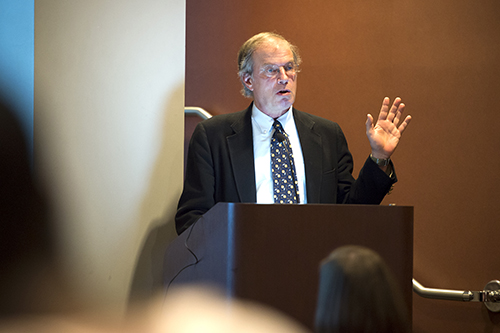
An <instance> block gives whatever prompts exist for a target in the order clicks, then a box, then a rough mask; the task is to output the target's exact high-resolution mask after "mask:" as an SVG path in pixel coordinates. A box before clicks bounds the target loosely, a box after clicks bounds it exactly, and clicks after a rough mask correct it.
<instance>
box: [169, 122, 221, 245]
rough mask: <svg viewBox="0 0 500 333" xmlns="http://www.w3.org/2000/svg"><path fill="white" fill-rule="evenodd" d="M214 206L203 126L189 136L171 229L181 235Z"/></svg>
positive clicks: (213, 188)
mask: <svg viewBox="0 0 500 333" xmlns="http://www.w3.org/2000/svg"><path fill="white" fill-rule="evenodd" d="M214 205H215V175H214V166H213V158H212V152H211V149H210V145H209V144H208V139H207V134H206V131H205V128H204V126H203V123H199V124H198V125H197V126H196V128H195V130H194V132H193V135H192V136H191V141H190V143H189V149H188V157H187V163H186V170H185V179H184V189H183V192H182V195H181V197H180V199H179V204H178V206H177V214H176V216H175V228H176V231H177V234H179V235H180V234H181V233H182V232H183V231H184V230H186V229H187V228H188V227H189V226H190V225H192V224H193V223H194V222H196V221H197V220H198V219H199V218H200V217H201V216H202V215H203V214H205V213H206V212H207V211H208V210H209V209H210V208H211V207H212V206H214Z"/></svg>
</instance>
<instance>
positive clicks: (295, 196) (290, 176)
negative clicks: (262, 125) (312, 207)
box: [271, 120, 299, 203]
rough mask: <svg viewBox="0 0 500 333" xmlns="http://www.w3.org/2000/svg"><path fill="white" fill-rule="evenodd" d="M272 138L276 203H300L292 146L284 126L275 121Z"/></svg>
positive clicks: (272, 163)
mask: <svg viewBox="0 0 500 333" xmlns="http://www.w3.org/2000/svg"><path fill="white" fill-rule="evenodd" d="M273 127H274V134H273V137H272V138H271V173H272V175H273V191H274V202H275V203H298V202H299V191H298V188H297V174H296V172H295V163H294V161H293V152H292V145H291V144H290V140H289V139H288V135H287V134H286V132H285V130H284V129H283V126H281V123H280V122H279V121H277V120H275V121H274V124H273Z"/></svg>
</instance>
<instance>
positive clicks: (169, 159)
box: [129, 85, 184, 304]
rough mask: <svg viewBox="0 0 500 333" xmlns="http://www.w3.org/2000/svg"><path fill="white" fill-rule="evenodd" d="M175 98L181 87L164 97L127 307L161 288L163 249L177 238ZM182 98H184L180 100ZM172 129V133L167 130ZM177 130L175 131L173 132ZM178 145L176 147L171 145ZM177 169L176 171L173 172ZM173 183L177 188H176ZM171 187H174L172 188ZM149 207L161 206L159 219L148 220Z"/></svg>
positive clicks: (179, 114)
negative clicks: (164, 103)
mask: <svg viewBox="0 0 500 333" xmlns="http://www.w3.org/2000/svg"><path fill="white" fill-rule="evenodd" d="M177 96H184V87H183V85H182V86H179V87H178V88H177V89H176V90H175V91H174V93H172V95H171V96H170V98H168V100H167V102H166V105H165V108H164V123H163V126H162V128H163V129H164V130H163V131H162V138H161V144H160V148H159V153H158V157H157V160H156V162H155V164H154V168H153V170H152V173H151V179H150V182H149V187H148V189H147V190H146V193H145V195H144V199H143V202H142V207H141V211H140V216H139V221H138V224H137V225H140V226H142V225H147V228H146V229H147V231H146V232H145V233H144V238H143V242H142V246H141V248H140V250H139V251H140V252H139V253H138V255H137V260H136V265H135V269H134V271H133V273H132V274H133V275H132V280H131V284H130V291H129V304H131V303H134V302H136V301H143V300H147V299H149V298H151V297H152V296H154V295H156V294H158V293H159V292H161V291H162V289H163V260H164V255H165V250H166V248H167V246H168V245H169V244H170V242H172V240H174V239H175V237H177V233H176V231H175V221H174V218H175V212H176V210H177V202H178V200H179V196H180V191H181V190H182V168H183V166H182V164H183V149H182V147H183V146H182V143H183V141H182V136H183V132H182V128H183V126H177V127H176V126H173V125H172V124H177V123H179V120H178V119H183V118H184V109H183V108H181V109H179V110H177V108H178V104H179V103H176V102H175V101H176V99H177V100H178V97H177ZM182 98H184V97H182ZM172 128H175V129H176V131H172V130H171V129H172ZM177 129H178V130H177ZM176 142H178V143H179V145H178V147H177V145H175V146H174V144H175V143H176ZM177 148H178V149H177ZM177 170H178V172H177ZM177 182H179V185H178V186H177ZM173 185H175V186H173ZM151 207H164V211H163V216H161V217H159V218H156V219H153V220H152V221H151Z"/></svg>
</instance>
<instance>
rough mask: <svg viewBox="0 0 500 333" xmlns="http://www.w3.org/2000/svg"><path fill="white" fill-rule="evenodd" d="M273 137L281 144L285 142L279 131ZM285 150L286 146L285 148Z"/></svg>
mask: <svg viewBox="0 0 500 333" xmlns="http://www.w3.org/2000/svg"><path fill="white" fill-rule="evenodd" d="M274 135H275V136H276V140H278V141H279V142H283V141H285V140H286V138H285V135H283V133H281V132H280V131H275V132H274ZM285 149H286V146H285ZM287 150H288V149H287Z"/></svg>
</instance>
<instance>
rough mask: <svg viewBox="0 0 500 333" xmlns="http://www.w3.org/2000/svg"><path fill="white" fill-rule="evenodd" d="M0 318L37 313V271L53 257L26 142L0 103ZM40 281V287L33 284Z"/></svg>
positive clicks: (44, 207) (49, 230)
mask: <svg viewBox="0 0 500 333" xmlns="http://www.w3.org/2000/svg"><path fill="white" fill-rule="evenodd" d="M0 184H1V185H0V294H1V295H2V297H1V300H0V317H5V316H11V315H20V314H24V313H26V312H32V311H38V307H39V304H37V301H35V300H34V299H35V297H36V296H37V292H35V289H36V290H40V288H43V286H40V285H38V283H40V282H41V281H40V274H39V273H40V272H41V271H43V270H45V269H49V267H51V265H52V264H53V259H54V257H55V242H54V238H53V230H52V228H51V225H49V216H48V209H47V205H46V202H45V201H44V196H43V195H42V194H41V193H40V191H39V188H38V187H37V186H36V183H35V180H34V177H33V173H32V168H31V163H30V158H29V153H28V148H27V144H26V138H25V136H24V133H23V131H22V128H21V126H20V123H19V121H18V119H17V118H16V115H15V113H14V112H13V110H12V109H11V108H10V107H9V106H8V104H7V103H5V102H3V101H2V100H0ZM37 281H38V282H37Z"/></svg>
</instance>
